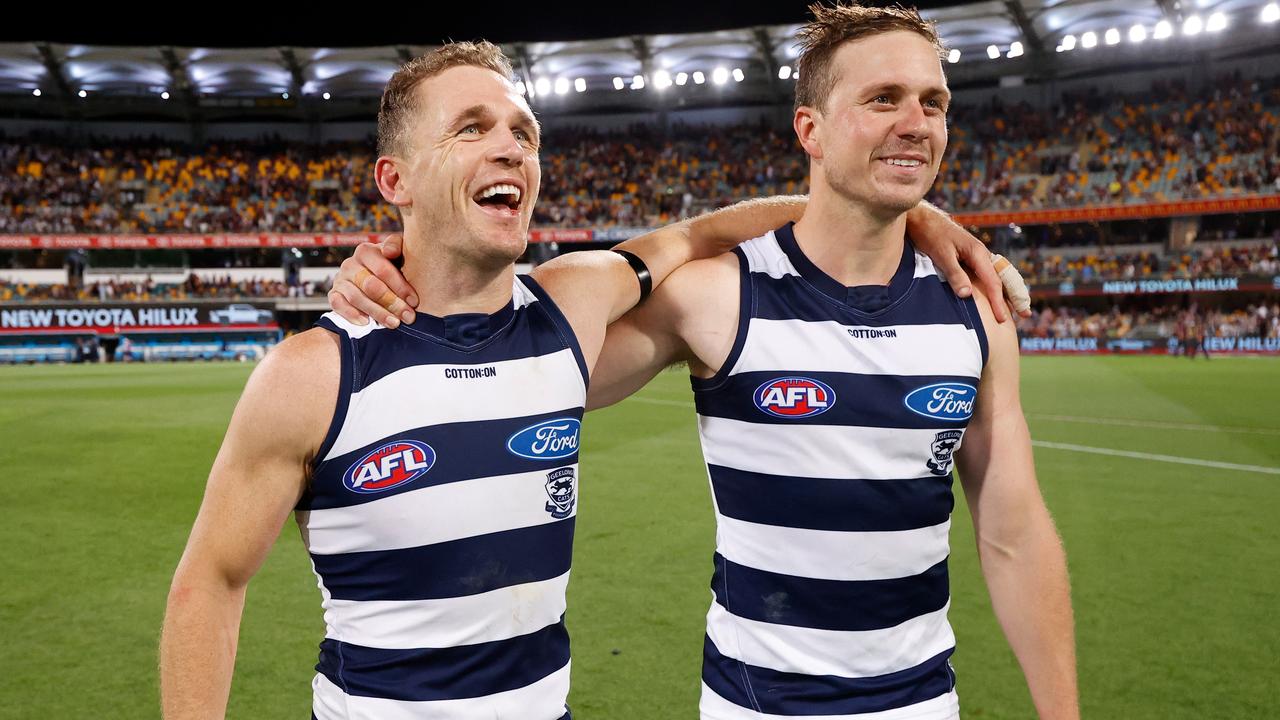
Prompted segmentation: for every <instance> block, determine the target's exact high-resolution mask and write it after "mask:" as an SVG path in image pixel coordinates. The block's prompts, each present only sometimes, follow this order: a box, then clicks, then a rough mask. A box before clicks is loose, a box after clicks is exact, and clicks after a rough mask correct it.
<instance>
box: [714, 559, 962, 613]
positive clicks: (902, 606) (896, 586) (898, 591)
mask: <svg viewBox="0 0 1280 720" xmlns="http://www.w3.org/2000/svg"><path fill="white" fill-rule="evenodd" d="M715 564H716V571H715V574H714V575H713V576H712V578H711V589H712V590H713V591H714V593H715V596H716V602H718V603H720V605H721V606H722V607H724V608H725V609H726V610H728V611H729V612H731V613H733V614H734V615H737V616H738V617H742V618H746V619H748V620H757V621H759V622H767V623H773V624H775V625H794V626H796V627H807V628H815V629H818V630H843V631H858V630H882V629H884V628H887V627H893V626H894V625H900V624H902V623H904V622H906V621H908V620H911V619H913V618H916V617H919V616H921V615H925V614H927V613H931V612H935V611H937V610H941V609H942V608H943V606H945V605H946V604H947V601H948V599H949V598H950V595H949V591H948V589H947V561H946V560H943V561H942V562H940V563H938V564H937V565H934V566H933V567H931V568H929V569H928V570H925V571H924V572H922V573H920V574H919V575H912V576H910V577H905V578H894V579H892V580H820V579H816V578H803V577H797V576H795V575H783V574H780V573H773V572H768V571H765V570H757V569H755V568H750V567H747V566H746V565H739V564H738V563H735V562H733V561H731V560H728V559H727V558H725V557H724V556H723V555H721V554H720V553H718V552H717V553H716V554H715Z"/></svg>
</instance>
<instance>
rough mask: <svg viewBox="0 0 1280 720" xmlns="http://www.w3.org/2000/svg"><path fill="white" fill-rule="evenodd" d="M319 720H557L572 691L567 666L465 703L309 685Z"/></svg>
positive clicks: (322, 682) (320, 678)
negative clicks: (411, 699) (412, 699)
mask: <svg viewBox="0 0 1280 720" xmlns="http://www.w3.org/2000/svg"><path fill="white" fill-rule="evenodd" d="M311 689H312V705H311V711H312V712H314V713H315V715H316V718H317V720H559V718H561V717H564V714H565V707H564V698H565V696H566V695H568V693H569V664H568V663H566V664H565V666H564V667H563V668H560V669H559V670H557V671H555V672H553V673H551V674H550V675H548V676H546V677H545V678H543V679H541V680H539V681H538V682H536V683H533V684H532V685H526V686H525V687H522V688H517V689H515V690H508V691H507V692H501V693H496V694H494V695H487V696H485V697H480V698H464V699H461V700H425V701H420V702H409V701H404V700H388V699H385V698H372V697H363V696H360V695H347V694H346V693H344V692H343V691H342V688H340V687H338V686H337V685H334V684H333V683H332V682H330V681H329V678H327V677H325V676H324V675H321V674H319V673H317V674H316V676H315V678H313V679H312V681H311Z"/></svg>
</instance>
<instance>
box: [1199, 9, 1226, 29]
mask: <svg viewBox="0 0 1280 720" xmlns="http://www.w3.org/2000/svg"><path fill="white" fill-rule="evenodd" d="M1204 29H1205V31H1206V32H1221V31H1222V30H1225V29H1227V16H1226V15H1225V14H1223V13H1220V12H1216V13H1214V14H1212V15H1210V16H1209V21H1208V22H1206V23H1205V24H1204Z"/></svg>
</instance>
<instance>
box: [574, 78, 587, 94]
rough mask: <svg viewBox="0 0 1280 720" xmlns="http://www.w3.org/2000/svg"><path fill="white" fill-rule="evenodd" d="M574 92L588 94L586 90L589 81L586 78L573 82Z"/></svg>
mask: <svg viewBox="0 0 1280 720" xmlns="http://www.w3.org/2000/svg"><path fill="white" fill-rule="evenodd" d="M573 90H574V92H586V90H587V79H586V78H576V79H575V80H574V81H573Z"/></svg>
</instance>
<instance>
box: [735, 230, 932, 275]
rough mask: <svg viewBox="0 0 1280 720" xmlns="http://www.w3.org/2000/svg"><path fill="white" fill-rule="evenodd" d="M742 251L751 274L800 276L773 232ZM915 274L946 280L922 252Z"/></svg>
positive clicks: (755, 240) (753, 240)
mask: <svg viewBox="0 0 1280 720" xmlns="http://www.w3.org/2000/svg"><path fill="white" fill-rule="evenodd" d="M738 247H739V248H741V249H742V252H743V254H744V255H746V256H747V266H748V268H749V269H750V270H751V272H756V273H762V274H764V275H768V276H769V277H771V278H773V279H775V280H777V279H780V278H784V277H786V276H788V275H795V276H797V277H799V276H800V273H799V271H797V270H796V266H795V265H794V264H792V262H791V258H789V257H787V254H786V253H785V252H783V250H782V247H781V246H780V245H779V244H778V238H777V236H776V235H774V233H773V231H770V232H767V233H765V234H764V235H762V236H760V237H758V238H754V239H752V240H748V241H747V242H744V243H742V244H741V245H739V246H738ZM915 256H916V257H915V261H916V264H915V272H914V273H913V274H912V277H913V278H921V277H934V276H936V277H938V278H939V279H940V280H942V281H943V282H946V278H945V277H943V276H942V273H939V272H938V271H937V268H935V267H934V264H933V260H931V259H930V258H929V256H928V255H925V254H924V253H922V252H916V253H915Z"/></svg>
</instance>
